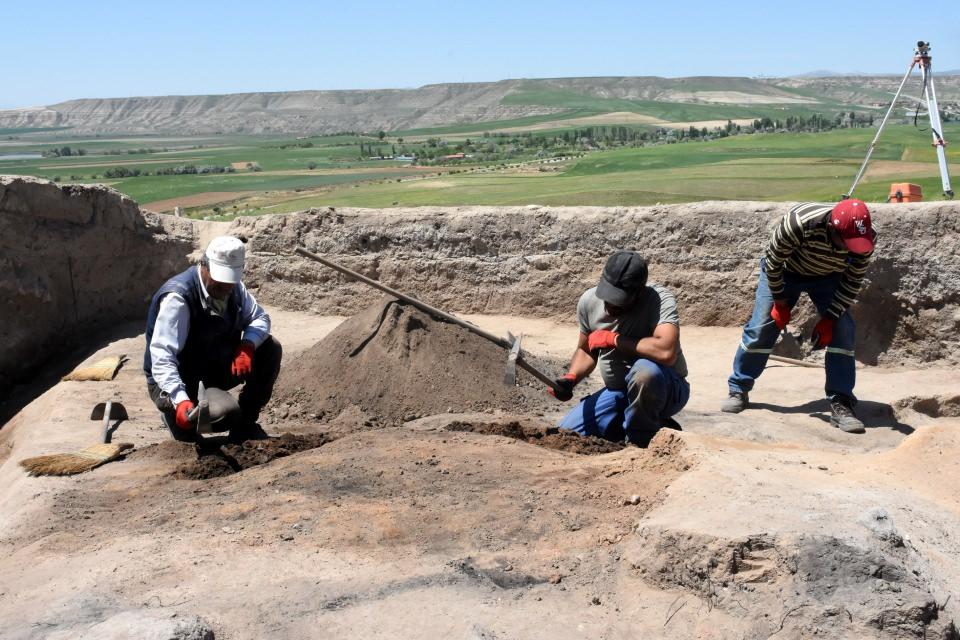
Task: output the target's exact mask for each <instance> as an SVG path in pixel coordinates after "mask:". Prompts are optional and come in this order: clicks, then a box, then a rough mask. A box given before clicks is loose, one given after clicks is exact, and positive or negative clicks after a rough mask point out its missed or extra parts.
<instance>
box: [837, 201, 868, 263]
mask: <svg viewBox="0 0 960 640" xmlns="http://www.w3.org/2000/svg"><path fill="white" fill-rule="evenodd" d="M830 226H831V227H832V228H833V229H836V230H837V231H839V232H840V237H841V238H843V243H844V244H845V245H847V250H848V251H851V252H853V253H870V252H871V251H873V239H874V237H875V236H876V234H875V233H874V232H873V225H872V224H871V223H870V210H869V209H867V204H866V203H865V202H864V201H863V200H856V199H853V198H851V199H848V200H843V201H841V202H840V203H839V204H837V206H835V207H834V208H833V211H832V212H831V213H830Z"/></svg>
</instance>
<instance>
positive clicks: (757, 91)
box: [0, 73, 960, 134]
mask: <svg viewBox="0 0 960 640" xmlns="http://www.w3.org/2000/svg"><path fill="white" fill-rule="evenodd" d="M941 75H942V76H943V77H941V80H940V82H938V85H937V90H938V96H939V97H940V99H941V101H944V102H948V101H951V100H960V77H958V76H948V75H947V74H945V73H944V74H941ZM898 80H899V78H898V77H895V76H830V77H820V76H809V77H794V78H762V79H757V78H738V77H714V76H704V77H690V78H659V77H598V78H547V79H533V80H528V79H519V80H501V81H499V82H478V83H460V84H435V85H427V86H423V87H420V88H416V89H380V90H362V91H361V90H358V91H287V92H276V93H238V94H228V95H209V96H158V97H134V98H104V99H81V100H70V101H67V102H62V103H60V104H55V105H50V106H47V107H39V108H25V109H12V110H4V111H0V129H17V128H25V127H26V128H50V127H69V128H70V130H71V132H72V133H82V134H94V133H126V134H147V133H168V134H169V133H182V134H212V133H250V134H270V133H272V134H323V133H335V132H341V131H378V130H384V131H399V130H410V129H424V128H431V127H442V126H449V125H463V124H474V123H491V122H510V123H511V124H517V123H520V124H523V123H524V122H529V121H534V120H536V119H538V118H539V119H540V120H550V119H551V118H554V119H562V118H567V117H570V118H572V117H580V116H585V115H595V114H605V113H624V112H629V113H636V114H642V115H645V116H649V118H650V122H654V121H656V120H658V119H659V120H666V121H672V122H678V121H679V122H685V121H687V120H691V121H705V120H716V119H735V118H754V117H762V116H764V115H781V114H784V113H788V112H789V111H791V110H794V111H796V112H803V111H807V112H812V111H827V112H832V111H837V110H840V109H845V108H849V107H855V106H859V107H866V106H878V105H881V104H885V103H887V102H888V101H889V99H890V92H892V91H894V90H895V89H896V85H897V83H898Z"/></svg>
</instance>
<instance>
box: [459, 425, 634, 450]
mask: <svg viewBox="0 0 960 640" xmlns="http://www.w3.org/2000/svg"><path fill="white" fill-rule="evenodd" d="M447 431H467V432H470V433H482V434H484V435H488V436H504V437H507V438H516V439H517V440H523V441H524V442H529V443H530V444H535V445H538V446H541V447H545V448H547V449H556V450H557V451H569V452H570V453H579V454H586V455H595V454H598V453H610V452H612V451H620V450H621V449H623V448H624V447H625V446H626V445H624V444H623V443H622V442H610V441H609V440H604V439H603V438H598V437H596V436H580V435H577V434H575V433H571V432H569V431H562V430H560V429H558V428H557V427H541V426H532V425H522V424H520V423H519V422H517V421H515V420H514V421H511V422H460V421H455V422H451V423H450V424H448V425H447Z"/></svg>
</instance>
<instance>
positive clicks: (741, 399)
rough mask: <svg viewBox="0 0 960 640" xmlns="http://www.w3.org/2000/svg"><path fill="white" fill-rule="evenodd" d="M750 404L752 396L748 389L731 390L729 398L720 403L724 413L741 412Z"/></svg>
mask: <svg viewBox="0 0 960 640" xmlns="http://www.w3.org/2000/svg"><path fill="white" fill-rule="evenodd" d="M748 404H750V397H749V396H748V395H747V392H746V391H731V392H730V395H729V396H727V399H726V400H724V401H723V402H722V403H721V404H720V411H723V412H724V413H740V412H741V411H743V410H744V409H746V408H747V405H748Z"/></svg>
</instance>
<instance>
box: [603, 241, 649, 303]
mask: <svg viewBox="0 0 960 640" xmlns="http://www.w3.org/2000/svg"><path fill="white" fill-rule="evenodd" d="M646 286H647V261H646V260H644V259H643V257H641V255H640V254H639V253H637V252H636V251H617V252H616V253H615V254H613V255H612V256H610V257H609V258H607V264H606V265H605V266H604V267H603V275H602V276H600V283H599V284H597V297H598V298H600V299H601V300H603V301H604V302H609V303H610V304H612V305H616V306H618V307H624V306H627V305H629V304H630V303H631V302H633V300H634V299H635V298H636V295H637V294H638V293H639V292H640V291H642V290H643V288H644V287H646Z"/></svg>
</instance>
